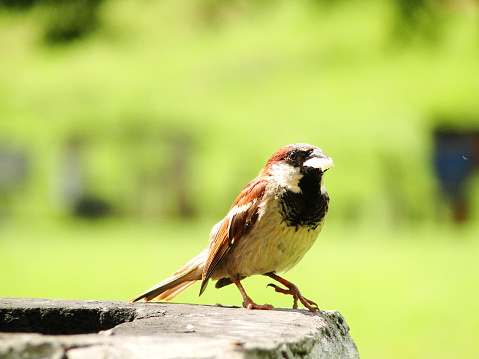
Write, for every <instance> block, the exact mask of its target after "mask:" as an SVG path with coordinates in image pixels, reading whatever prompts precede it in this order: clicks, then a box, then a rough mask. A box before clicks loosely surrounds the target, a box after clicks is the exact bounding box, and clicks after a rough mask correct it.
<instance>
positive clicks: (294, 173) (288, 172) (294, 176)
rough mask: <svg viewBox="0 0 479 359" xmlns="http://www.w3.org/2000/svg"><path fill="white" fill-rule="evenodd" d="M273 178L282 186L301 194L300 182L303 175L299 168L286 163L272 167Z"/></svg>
mask: <svg viewBox="0 0 479 359" xmlns="http://www.w3.org/2000/svg"><path fill="white" fill-rule="evenodd" d="M270 173H271V177H273V179H274V180H275V181H276V182H277V183H278V184H279V185H280V186H281V187H284V188H286V189H288V190H289V191H292V192H294V193H300V192H301V188H299V181H300V180H301V178H302V177H303V175H302V174H301V173H300V172H299V168H298V167H293V166H291V165H289V164H286V163H279V164H275V165H273V166H272V167H271V171H270Z"/></svg>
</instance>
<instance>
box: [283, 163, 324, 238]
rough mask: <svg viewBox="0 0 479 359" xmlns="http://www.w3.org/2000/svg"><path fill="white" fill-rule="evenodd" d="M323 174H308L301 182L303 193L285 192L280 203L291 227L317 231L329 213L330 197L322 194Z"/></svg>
mask: <svg viewBox="0 0 479 359" xmlns="http://www.w3.org/2000/svg"><path fill="white" fill-rule="evenodd" d="M321 176H322V174H316V173H315V174H307V175H304V176H303V178H302V179H301V180H300V181H299V188H301V192H299V193H295V192H293V191H289V190H287V191H285V192H284V193H283V194H282V195H281V197H280V199H279V201H280V204H281V212H282V215H283V218H284V221H285V222H286V224H287V225H288V226H290V227H296V230H298V229H299V228H300V227H305V228H307V229H316V227H318V226H319V224H320V223H321V222H322V220H323V219H324V216H325V215H326V212H328V203H329V196H328V193H327V192H325V193H324V194H321Z"/></svg>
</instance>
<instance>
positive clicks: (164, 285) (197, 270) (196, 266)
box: [130, 250, 208, 303]
mask: <svg viewBox="0 0 479 359" xmlns="http://www.w3.org/2000/svg"><path fill="white" fill-rule="evenodd" d="M207 257H208V253H207V251H206V250H204V251H203V252H201V253H200V254H198V255H197V256H196V257H194V258H193V259H192V260H190V261H189V262H188V263H186V264H185V265H184V266H183V267H181V268H180V269H178V270H177V271H176V272H175V273H173V274H172V275H171V276H170V277H168V278H167V279H165V280H164V281H162V282H160V283H158V284H157V285H155V286H153V287H151V288H150V289H148V290H147V291H146V292H144V293H142V294H140V295H139V296H137V297H135V298H133V299H132V300H130V303H133V302H136V301H139V300H141V299H144V300H145V301H146V302H148V301H150V300H152V299H157V300H171V299H173V298H174V297H175V296H176V295H177V294H178V293H180V292H181V291H183V290H185V289H186V288H188V287H189V286H190V285H192V284H193V283H195V282H196V281H198V280H201V276H202V273H203V268H204V265H205V262H206V258H207Z"/></svg>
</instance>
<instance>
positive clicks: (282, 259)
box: [212, 197, 325, 279]
mask: <svg viewBox="0 0 479 359" xmlns="http://www.w3.org/2000/svg"><path fill="white" fill-rule="evenodd" d="M283 205H284V204H283V203H282V202H281V201H280V200H279V199H278V198H277V197H275V198H269V199H267V200H266V201H265V202H264V205H263V206H262V207H261V208H260V209H259V216H258V220H257V222H256V223H255V225H254V226H253V228H252V229H251V231H250V232H248V234H247V235H245V236H243V237H242V238H241V240H239V241H238V242H237V243H236V244H235V246H234V247H233V248H232V249H231V251H230V252H229V253H228V255H227V258H225V260H224V261H223V262H222V264H221V265H220V267H219V268H218V271H217V273H215V274H214V275H213V276H212V277H213V279H216V278H221V277H224V276H230V275H233V276H238V277H245V276H251V275H255V274H264V273H268V272H282V271H285V270H288V269H290V268H292V267H293V266H294V265H296V264H297V263H298V262H299V261H300V260H301V258H302V257H303V256H304V255H305V254H306V252H307V251H308V250H309V249H310V248H311V246H312V245H313V243H314V242H315V240H316V238H317V236H318V234H319V233H320V231H321V228H322V224H323V219H324V215H323V216H322V219H321V220H320V221H318V222H315V223H314V225H308V223H305V225H302V224H295V225H292V224H291V223H290V221H288V219H287V218H286V217H285V215H284V212H283V207H282V206H283ZM324 214H325V213H324ZM309 221H311V220H309Z"/></svg>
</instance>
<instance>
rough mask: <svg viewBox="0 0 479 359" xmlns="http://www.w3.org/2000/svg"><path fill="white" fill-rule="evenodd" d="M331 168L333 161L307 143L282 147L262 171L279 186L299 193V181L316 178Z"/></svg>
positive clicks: (319, 177)
mask: <svg viewBox="0 0 479 359" xmlns="http://www.w3.org/2000/svg"><path fill="white" fill-rule="evenodd" d="M331 167H333V160H332V159H331V158H330V157H328V156H326V155H325V154H324V153H323V151H322V150H321V149H320V148H318V147H315V146H312V145H309V144H307V143H296V144H292V145H288V146H284V147H282V148H280V149H279V150H278V151H276V152H275V153H274V154H273V156H271V158H270V159H269V160H268V162H267V164H266V167H265V168H264V170H265V171H266V172H267V174H268V175H269V176H271V177H272V178H273V179H274V180H275V181H277V182H278V183H279V184H280V186H283V187H285V188H286V189H289V190H292V191H293V192H300V191H301V189H300V188H299V181H300V180H301V179H302V178H303V177H304V176H306V177H310V176H314V177H318V180H319V181H321V177H322V174H323V173H324V172H326V171H327V170H328V169H330V168H331Z"/></svg>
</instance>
